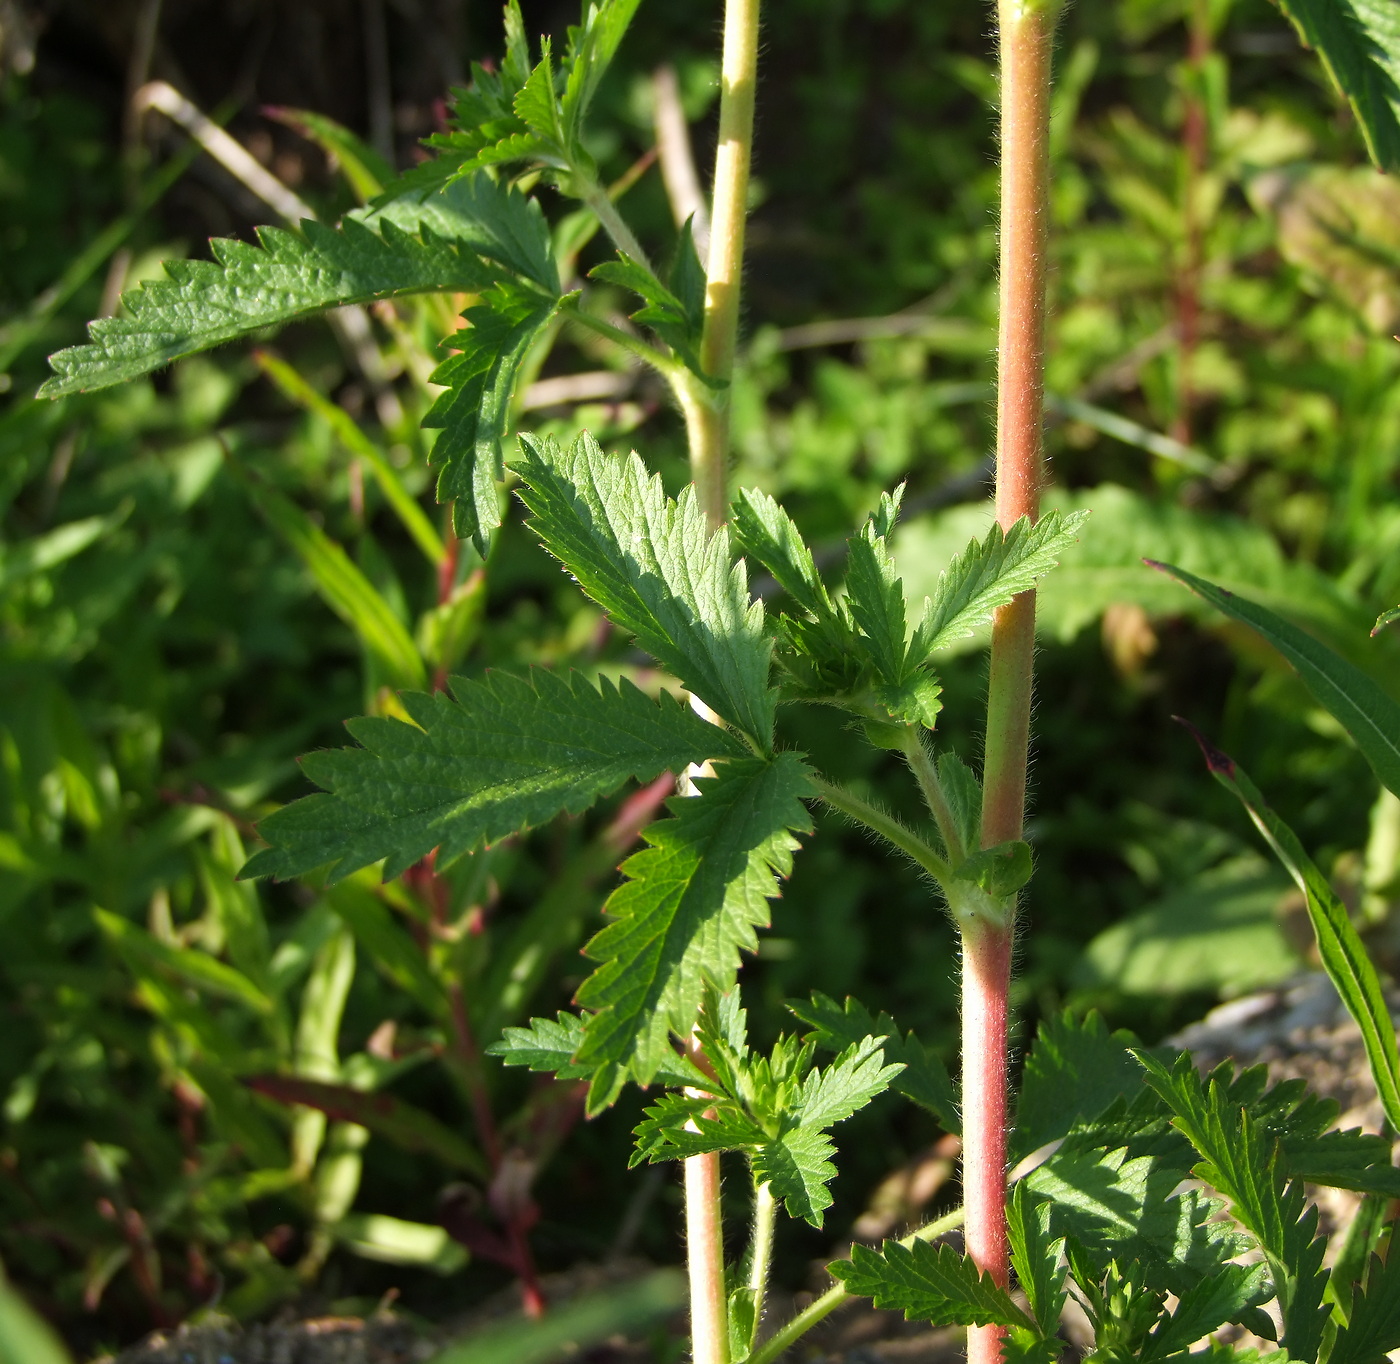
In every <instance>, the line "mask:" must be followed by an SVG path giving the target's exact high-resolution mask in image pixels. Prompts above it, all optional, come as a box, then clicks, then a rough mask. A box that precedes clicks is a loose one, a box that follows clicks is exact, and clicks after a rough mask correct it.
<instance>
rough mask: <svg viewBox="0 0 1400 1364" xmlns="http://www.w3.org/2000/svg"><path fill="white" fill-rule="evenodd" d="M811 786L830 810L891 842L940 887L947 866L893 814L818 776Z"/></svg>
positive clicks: (948, 874)
mask: <svg viewBox="0 0 1400 1364" xmlns="http://www.w3.org/2000/svg"><path fill="white" fill-rule="evenodd" d="M812 785H813V786H814V787H815V788H816V792H817V795H818V796H819V797H820V798H821V799H822V800H823V801H824V802H825V803H826V804H827V805H829V806H831V808H832V809H833V810H839V811H840V812H841V813H842V814H843V815H846V816H847V817H849V818H850V819H853V820H855V821H856V823H857V824H864V825H865V827H866V828H867V829H869V830H870V831H871V832H872V833H877V834H879V835H880V837H881V838H883V839H886V840H887V841H889V842H890V843H893V844H894V846H895V847H896V848H898V849H899V850H900V852H902V853H905V854H907V855H908V856H909V857H912V858H913V859H914V861H915V862H917V863H918V864H919V865H920V866H921V867H922V868H923V869H924V870H925V871H926V872H928V874H929V875H930V876H932V877H934V878H935V879H936V880H937V881H938V882H939V883H940V884H941V883H943V882H944V881H947V880H949V879H950V878H951V876H952V870H951V869H950V868H949V866H948V864H947V863H946V862H945V861H944V860H943V859H942V858H941V857H939V855H938V854H937V853H936V852H935V851H934V850H933V849H932V848H931V847H929V845H928V844H927V843H925V842H924V840H923V839H922V838H920V837H919V836H918V835H917V834H916V833H914V832H912V831H911V830H909V829H906V828H905V827H904V825H903V824H901V823H900V822H899V821H898V820H897V819H895V817H894V816H893V815H890V814H886V813H885V811H883V810H882V809H880V807H879V806H878V805H872V804H871V803H870V802H869V801H868V800H863V799H862V798H861V797H860V796H858V795H856V794H855V793H854V792H852V791H847V790H846V789H845V788H844V787H840V786H834V785H832V783H831V782H827V781H823V780H822V779H821V778H820V777H816V778H813V780H812Z"/></svg>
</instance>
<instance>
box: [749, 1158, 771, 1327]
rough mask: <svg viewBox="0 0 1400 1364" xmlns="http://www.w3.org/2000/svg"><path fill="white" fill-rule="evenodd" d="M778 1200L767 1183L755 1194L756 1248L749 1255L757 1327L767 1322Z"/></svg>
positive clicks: (754, 1246)
mask: <svg viewBox="0 0 1400 1364" xmlns="http://www.w3.org/2000/svg"><path fill="white" fill-rule="evenodd" d="M777 1213H778V1200H777V1199H776V1198H774V1197H773V1186H772V1185H771V1184H769V1183H768V1181H767V1180H765V1181H764V1182H763V1183H762V1184H755V1185H754V1191H753V1245H752V1247H751V1249H750V1251H749V1289H750V1290H751V1291H752V1293H753V1312H754V1322H755V1326H756V1325H757V1323H759V1322H761V1321H762V1320H763V1300H764V1298H765V1297H766V1296H767V1294H768V1270H769V1266H770V1265H772V1263H773V1231H774V1226H775V1224H776V1222H777Z"/></svg>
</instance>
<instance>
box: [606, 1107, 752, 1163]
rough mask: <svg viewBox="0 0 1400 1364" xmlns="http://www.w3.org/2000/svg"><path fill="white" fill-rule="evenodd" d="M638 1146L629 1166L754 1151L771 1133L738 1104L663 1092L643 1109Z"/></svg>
mask: <svg viewBox="0 0 1400 1364" xmlns="http://www.w3.org/2000/svg"><path fill="white" fill-rule="evenodd" d="M633 1136H634V1137H635V1138H636V1147H635V1149H634V1150H633V1153H632V1157H631V1160H630V1161H629V1164H630V1165H634V1166H635V1165H639V1164H641V1162H642V1161H644V1160H645V1161H650V1162H652V1163H655V1162H656V1161H660V1160H685V1159H687V1158H688V1157H690V1156H703V1155H710V1154H712V1153H713V1152H716V1151H743V1152H746V1153H749V1154H751V1153H752V1152H754V1151H756V1150H757V1149H758V1148H759V1147H760V1146H761V1145H763V1143H764V1142H765V1141H767V1140H768V1134H767V1133H766V1132H765V1131H764V1130H763V1128H761V1127H760V1126H759V1125H758V1124H757V1123H756V1122H754V1120H753V1119H752V1118H751V1117H750V1116H749V1115H748V1114H746V1113H744V1112H742V1111H741V1110H740V1109H739V1108H738V1107H737V1106H736V1105H735V1104H733V1103H726V1104H723V1105H722V1106H719V1107H716V1106H715V1100H714V1098H712V1097H710V1096H708V1095H692V1094H675V1093H667V1094H663V1095H662V1096H661V1097H660V1098H659V1099H658V1100H657V1101H656V1102H655V1103H654V1104H651V1105H649V1106H648V1107H647V1108H646V1109H645V1110H643V1117H642V1121H641V1122H640V1123H638V1124H637V1127H636V1128H635V1130H634V1132H633Z"/></svg>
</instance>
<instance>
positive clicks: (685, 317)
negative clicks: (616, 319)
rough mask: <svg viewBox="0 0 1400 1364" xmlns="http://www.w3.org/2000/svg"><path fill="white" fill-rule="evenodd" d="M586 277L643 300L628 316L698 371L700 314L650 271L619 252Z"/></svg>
mask: <svg viewBox="0 0 1400 1364" xmlns="http://www.w3.org/2000/svg"><path fill="white" fill-rule="evenodd" d="M692 250H693V248H692ZM588 277H589V278H590V279H598V280H603V281H604V282H605V283H608V284H617V285H620V286H621V287H622V288H624V289H630V290H631V291H632V292H633V293H634V294H639V295H640V296H641V297H642V298H643V299H645V300H646V306H645V307H643V308H641V309H639V310H638V311H637V312H634V313H633V314H632V315H631V316H632V321H633V322H636V323H637V324H638V325H639V326H643V327H650V328H651V330H652V331H654V332H655V333H656V334H657V336H659V337H660V338H661V339H662V340H663V341H664V342H665V343H666V344H667V345H668V346H670V347H671V349H672V350H673V351H675V353H676V354H677V355H678V356H680V358H681V359H682V360H683V361H684V362H685V364H686V366H687V367H688V368H689V369H690V370H691V371H693V372H694V373H696V374H701V369H700V358H699V346H700V333H701V330H702V328H703V326H704V317H703V314H696V315H692V314H691V313H690V312H689V310H688V309H687V307H686V305H685V303H683V302H682V301H681V300H680V299H679V298H677V297H676V295H675V294H673V293H672V292H671V290H670V289H668V288H667V287H666V286H665V285H664V284H662V283H661V281H660V280H659V279H657V277H656V276H655V275H654V274H652V272H651V271H650V270H648V269H647V268H646V267H645V266H643V265H639V264H638V263H637V262H636V261H634V260H633V259H632V258H631V257H630V256H628V255H626V254H625V253H624V252H621V251H619V252H618V259H617V260H615V261H604V262H603V264H602V265H598V266H595V267H594V268H593V269H592V270H591V271H589V276H588ZM702 377H703V375H702Z"/></svg>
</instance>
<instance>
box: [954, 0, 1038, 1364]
mask: <svg viewBox="0 0 1400 1364" xmlns="http://www.w3.org/2000/svg"><path fill="white" fill-rule="evenodd" d="M999 8H1000V15H999V18H1000V47H1001V111H1002V121H1001V262H1000V265H1001V322H1000V334H999V337H998V351H997V371H998V372H997V488H996V514H997V522H998V524H999V525H1000V526H1001V527H1002V529H1003V530H1009V529H1010V528H1011V526H1013V525H1014V524H1015V523H1016V522H1017V521H1018V520H1020V519H1021V517H1023V516H1028V517H1030V518H1031V520H1032V521H1034V520H1035V519H1036V516H1037V515H1038V514H1039V510H1040V485H1041V478H1042V465H1043V460H1044V453H1043V452H1044V447H1043V438H1042V413H1043V409H1044V404H1045V274H1046V251H1047V229H1048V218H1049V207H1048V183H1049V151H1050V149H1049V131H1050V58H1051V48H1052V42H1053V35H1054V11H1055V9H1056V8H1057V6H1056V5H1055V4H1054V3H1046V0H1040V2H1039V3H1038V2H1037V0H1001V4H1000V7H999ZM1034 658H1035V593H1034V592H1025V593H1023V594H1022V595H1021V596H1019V597H1017V598H1016V599H1015V600H1014V601H1012V602H1011V603H1009V604H1008V605H1007V606H1004V607H1002V608H1001V609H1000V610H999V611H998V612H997V613H996V617H995V619H994V620H993V623H992V658H991V671H990V678H989V686H988V696H987V743H986V764H985V769H984V778H983V781H984V784H983V800H982V846H983V847H991V846H992V845H993V844H997V843H1004V842H1007V841H1008V840H1011V839H1017V838H1020V837H1021V831H1022V825H1023V822H1024V819H1025V807H1026V764H1027V754H1028V750H1029V744H1030V714H1031V686H1032V672H1033V665H1034ZM1012 934H1013V926H1012V923H1011V922H1010V916H1009V915H1008V922H1006V923H1004V924H994V923H990V922H979V923H975V924H972V925H969V926H968V927H966V928H965V929H964V931H963V998H962V1028H963V1033H962V1036H963V1054H962V1065H963V1198H964V1203H965V1206H966V1209H967V1222H966V1233H965V1235H966V1244H967V1251H968V1254H969V1255H970V1256H971V1258H972V1260H973V1263H974V1264H976V1265H977V1267H978V1268H979V1269H981V1270H982V1271H984V1272H985V1273H988V1274H990V1275H991V1276H992V1277H993V1279H995V1280H996V1281H997V1282H998V1283H1005V1282H1006V1281H1007V1245H1006V1210H1005V1203H1006V1192H1005V1189H1006V1185H1005V1181H1006V1117H1007V1113H1006V1035H1007V1002H1008V996H1009V994H1010V989H1011V943H1012ZM1003 1334H1004V1331H1003V1330H1002V1328H1000V1327H997V1326H974V1327H971V1328H970V1329H969V1330H968V1334H967V1351H968V1360H969V1364H997V1361H999V1359H1000V1355H1001V1338H1002V1335H1003Z"/></svg>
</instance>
